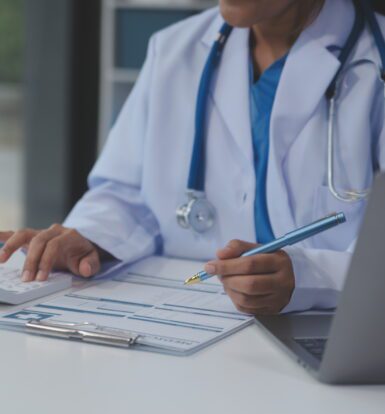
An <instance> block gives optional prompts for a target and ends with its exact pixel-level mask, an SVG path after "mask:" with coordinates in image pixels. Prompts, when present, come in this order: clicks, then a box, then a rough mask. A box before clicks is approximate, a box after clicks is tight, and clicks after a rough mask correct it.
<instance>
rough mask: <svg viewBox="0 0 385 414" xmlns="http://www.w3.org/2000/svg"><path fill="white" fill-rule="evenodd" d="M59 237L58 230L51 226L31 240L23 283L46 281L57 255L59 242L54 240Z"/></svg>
mask: <svg viewBox="0 0 385 414" xmlns="http://www.w3.org/2000/svg"><path fill="white" fill-rule="evenodd" d="M59 235H60V229H59V228H58V227H55V226H52V227H50V228H49V229H48V230H44V231H41V232H39V233H38V234H37V235H36V236H35V237H34V238H33V239H32V240H31V242H30V245H29V248H28V252H27V257H26V259H25V263H24V268H23V273H22V280H23V281H24V282H30V281H32V280H35V279H36V280H38V281H39V282H43V281H45V280H47V279H48V275H49V273H50V272H51V270H52V268H53V266H54V263H55V260H56V258H57V256H58V253H59V248H60V241H59V239H56V237H57V236H59Z"/></svg>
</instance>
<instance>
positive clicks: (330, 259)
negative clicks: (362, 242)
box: [282, 246, 352, 313]
mask: <svg viewBox="0 0 385 414" xmlns="http://www.w3.org/2000/svg"><path fill="white" fill-rule="evenodd" d="M284 250H285V251H286V253H288V255H289V256H290V258H291V261H292V265H293V270H294V275H295V289H294V292H293V295H292V298H291V300H290V303H289V304H288V305H287V306H286V307H285V308H284V309H283V311H282V312H283V313H286V312H292V311H303V310H308V309H314V308H316V309H332V308H335V307H336V305H337V302H338V297H339V293H340V292H341V290H342V288H343V285H344V281H345V275H346V273H347V270H348V267H349V264H350V260H351V258H352V253H351V252H350V250H351V249H349V251H346V252H339V251H334V250H321V249H309V248H301V247H295V246H290V247H287V248H285V249H284Z"/></svg>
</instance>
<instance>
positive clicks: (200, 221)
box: [176, 191, 215, 233]
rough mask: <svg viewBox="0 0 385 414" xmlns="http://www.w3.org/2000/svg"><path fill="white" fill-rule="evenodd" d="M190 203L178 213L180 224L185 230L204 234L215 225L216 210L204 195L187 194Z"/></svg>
mask: <svg viewBox="0 0 385 414" xmlns="http://www.w3.org/2000/svg"><path fill="white" fill-rule="evenodd" d="M187 196H188V201H187V203H186V204H183V205H182V206H180V207H179V208H178V209H177V211H176V217H177V220H178V224H179V225H180V226H181V227H183V228H185V229H189V228H191V229H193V230H194V231H196V232H197V233H204V232H206V231H208V230H210V229H211V228H212V227H213V225H214V219H215V209H214V207H213V206H212V204H211V203H210V202H209V201H208V200H207V198H206V197H205V195H204V193H202V194H198V193H197V192H195V191H188V192H187Z"/></svg>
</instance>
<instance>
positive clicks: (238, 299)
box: [228, 292, 282, 315]
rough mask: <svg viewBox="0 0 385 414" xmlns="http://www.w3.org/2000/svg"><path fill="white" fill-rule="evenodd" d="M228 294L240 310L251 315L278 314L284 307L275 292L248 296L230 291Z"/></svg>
mask: <svg viewBox="0 0 385 414" xmlns="http://www.w3.org/2000/svg"><path fill="white" fill-rule="evenodd" d="M228 295H229V297H230V299H231V300H232V302H233V303H234V305H235V307H236V308H237V309H238V311H239V312H242V313H247V314H249V315H267V314H270V315H271V314H277V313H279V312H280V310H281V309H282V307H281V305H280V301H279V300H277V296H276V295H274V294H271V295H260V296H248V295H239V294H237V293H235V292H228Z"/></svg>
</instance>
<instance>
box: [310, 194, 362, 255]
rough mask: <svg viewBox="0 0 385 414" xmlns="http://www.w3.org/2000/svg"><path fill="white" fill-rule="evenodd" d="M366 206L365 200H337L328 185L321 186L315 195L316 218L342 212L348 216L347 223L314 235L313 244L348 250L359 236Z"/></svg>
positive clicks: (314, 212) (319, 246) (314, 214)
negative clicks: (348, 201) (351, 201)
mask: <svg viewBox="0 0 385 414" xmlns="http://www.w3.org/2000/svg"><path fill="white" fill-rule="evenodd" d="M365 206H366V201H365V200H361V201H355V202H354V203H347V202H344V201H340V200H337V199H336V198H335V197H334V196H333V195H332V194H331V192H330V191H329V188H328V187H327V186H320V187H319V188H318V190H317V191H316V194H315V197H314V205H313V216H314V220H318V219H320V218H322V217H325V216H327V215H328V214H331V213H339V212H342V213H344V214H345V216H346V223H343V224H341V225H339V226H337V227H335V228H333V229H330V230H327V231H325V232H323V233H320V234H318V235H317V236H315V237H313V246H314V247H315V248H318V249H331V250H338V251H344V250H347V249H348V248H349V246H350V245H351V244H352V242H353V241H354V240H355V239H356V238H357V235H358V232H359V229H360V224H361V221H362V218H363V215H364V212H365Z"/></svg>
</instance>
